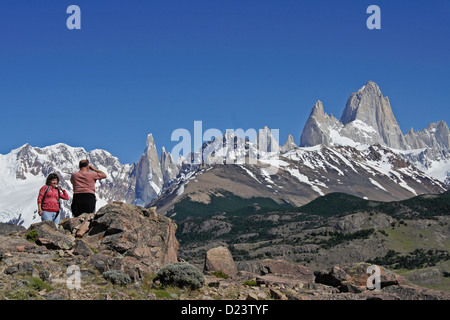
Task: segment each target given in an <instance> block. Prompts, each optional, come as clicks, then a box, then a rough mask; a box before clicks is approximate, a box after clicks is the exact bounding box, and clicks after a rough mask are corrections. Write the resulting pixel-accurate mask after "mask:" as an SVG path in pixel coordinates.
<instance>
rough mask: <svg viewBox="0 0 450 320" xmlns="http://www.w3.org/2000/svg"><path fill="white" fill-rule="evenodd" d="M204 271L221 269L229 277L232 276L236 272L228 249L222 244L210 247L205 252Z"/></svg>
mask: <svg viewBox="0 0 450 320" xmlns="http://www.w3.org/2000/svg"><path fill="white" fill-rule="evenodd" d="M204 271H207V272H212V271H222V272H223V273H225V274H226V275H227V276H229V277H234V276H236V275H237V273H238V269H237V267H236V264H235V262H234V260H233V256H232V255H231V252H230V250H228V248H226V247H223V246H220V247H217V248H213V249H210V250H208V251H207V252H206V257H205V265H204Z"/></svg>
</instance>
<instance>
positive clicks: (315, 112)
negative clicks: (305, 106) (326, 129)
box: [310, 100, 325, 119]
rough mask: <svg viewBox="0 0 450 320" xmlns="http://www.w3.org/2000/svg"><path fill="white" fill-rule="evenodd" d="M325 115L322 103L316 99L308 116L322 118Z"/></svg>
mask: <svg viewBox="0 0 450 320" xmlns="http://www.w3.org/2000/svg"><path fill="white" fill-rule="evenodd" d="M324 116H325V111H324V109H323V103H322V101H320V100H317V101H316V103H315V104H314V107H313V108H312V111H311V114H310V117H315V118H317V119H322V118H323V117H324Z"/></svg>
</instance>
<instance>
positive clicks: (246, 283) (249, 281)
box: [244, 280, 258, 287]
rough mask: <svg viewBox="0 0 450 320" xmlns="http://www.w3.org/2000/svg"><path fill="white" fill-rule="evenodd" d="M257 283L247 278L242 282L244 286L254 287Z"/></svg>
mask: <svg viewBox="0 0 450 320" xmlns="http://www.w3.org/2000/svg"><path fill="white" fill-rule="evenodd" d="M257 285H258V283H257V282H256V280H247V281H245V282H244V286H251V287H255V286H257Z"/></svg>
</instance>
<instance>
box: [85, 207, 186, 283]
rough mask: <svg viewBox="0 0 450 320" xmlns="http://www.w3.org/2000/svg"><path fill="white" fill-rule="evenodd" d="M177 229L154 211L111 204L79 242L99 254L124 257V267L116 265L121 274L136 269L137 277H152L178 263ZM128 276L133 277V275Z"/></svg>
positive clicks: (91, 224) (93, 222) (167, 219)
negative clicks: (138, 275) (149, 275)
mask: <svg viewBox="0 0 450 320" xmlns="http://www.w3.org/2000/svg"><path fill="white" fill-rule="evenodd" d="M176 228H177V227H176V225H175V223H174V222H173V221H172V220H171V219H169V218H167V217H165V216H162V215H159V214H157V213H156V212H155V211H154V209H145V208H143V207H138V206H133V205H130V204H125V203H122V202H113V203H111V204H108V205H106V206H104V207H103V208H101V209H100V210H99V211H97V212H96V214H95V217H94V219H93V220H92V221H91V222H90V225H89V231H88V232H87V233H86V234H85V235H84V236H83V237H82V239H83V240H84V241H85V242H86V243H87V244H88V245H89V246H90V247H92V248H95V250H97V251H98V252H100V253H102V252H105V253H110V254H111V253H113V255H114V256H116V257H123V256H124V258H123V261H122V262H127V263H125V264H119V267H120V268H121V270H125V269H126V268H128V267H127V266H131V267H132V266H133V265H139V266H138V267H137V269H140V271H139V272H137V271H136V270H135V271H136V272H137V273H136V274H139V273H141V274H142V273H152V272H155V271H156V270H158V269H159V268H161V267H162V266H163V265H166V264H170V263H175V262H177V261H178V257H177V254H178V247H179V244H178V241H177V239H176V237H175V231H176ZM125 258H127V259H128V260H126V259H125ZM125 260H126V261H125ZM110 265H111V264H110ZM131 267H130V268H131ZM110 268H111V269H113V268H114V267H113V266H112V265H111V266H110ZM129 274H130V276H135V272H134V271H130V272H129Z"/></svg>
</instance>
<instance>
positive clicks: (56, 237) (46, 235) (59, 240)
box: [28, 221, 75, 250]
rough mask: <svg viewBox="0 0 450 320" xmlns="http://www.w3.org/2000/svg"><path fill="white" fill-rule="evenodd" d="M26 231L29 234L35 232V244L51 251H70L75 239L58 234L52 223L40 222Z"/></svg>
mask: <svg viewBox="0 0 450 320" xmlns="http://www.w3.org/2000/svg"><path fill="white" fill-rule="evenodd" d="M28 230H29V231H30V232H31V231H32V230H36V236H37V241H36V243H37V244H38V245H43V246H45V247H46V248H47V249H51V250H60V249H65V250H70V249H72V247H73V244H74V241H75V238H74V237H72V236H71V235H67V234H64V233H61V232H59V231H58V229H57V228H56V225H55V223H54V222H53V221H42V222H39V223H35V224H32V225H31V226H30V227H29V228H28Z"/></svg>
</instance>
